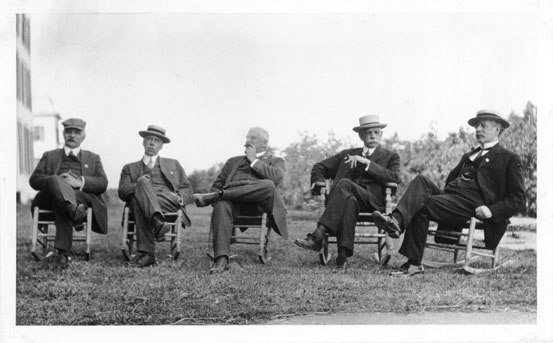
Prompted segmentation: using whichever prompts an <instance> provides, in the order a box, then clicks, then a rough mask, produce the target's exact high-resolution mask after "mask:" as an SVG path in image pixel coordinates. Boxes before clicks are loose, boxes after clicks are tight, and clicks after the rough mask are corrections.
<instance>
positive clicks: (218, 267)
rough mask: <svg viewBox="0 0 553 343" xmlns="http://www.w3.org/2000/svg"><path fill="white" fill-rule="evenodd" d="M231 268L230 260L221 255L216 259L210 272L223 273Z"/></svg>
mask: <svg viewBox="0 0 553 343" xmlns="http://www.w3.org/2000/svg"><path fill="white" fill-rule="evenodd" d="M228 269H229V265H228V260H227V258H226V257H225V256H219V257H217V259H216V260H215V264H214V265H213V267H211V269H210V270H209V274H221V273H222V272H224V271H225V270H228Z"/></svg>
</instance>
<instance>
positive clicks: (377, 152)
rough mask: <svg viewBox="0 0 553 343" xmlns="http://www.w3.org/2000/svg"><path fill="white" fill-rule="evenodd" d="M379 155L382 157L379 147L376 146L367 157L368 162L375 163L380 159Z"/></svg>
mask: <svg viewBox="0 0 553 343" xmlns="http://www.w3.org/2000/svg"><path fill="white" fill-rule="evenodd" d="M380 155H382V149H381V148H380V145H377V147H376V148H375V149H374V151H373V153H372V154H371V156H369V160H370V161H376V160H377V159H378V158H379V157H380Z"/></svg>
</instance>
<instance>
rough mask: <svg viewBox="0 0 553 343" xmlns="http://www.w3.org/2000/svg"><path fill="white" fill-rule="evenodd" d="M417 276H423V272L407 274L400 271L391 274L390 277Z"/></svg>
mask: <svg viewBox="0 0 553 343" xmlns="http://www.w3.org/2000/svg"><path fill="white" fill-rule="evenodd" d="M418 274H424V270H422V271H420V272H414V273H408V272H402V271H398V272H391V273H390V276H393V277H410V276H415V275H418Z"/></svg>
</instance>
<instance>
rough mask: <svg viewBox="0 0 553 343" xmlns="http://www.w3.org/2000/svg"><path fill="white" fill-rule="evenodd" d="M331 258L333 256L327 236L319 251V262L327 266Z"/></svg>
mask: <svg viewBox="0 0 553 343" xmlns="http://www.w3.org/2000/svg"><path fill="white" fill-rule="evenodd" d="M331 257H332V254H331V253H330V252H329V250H328V236H325V237H324V238H323V245H322V247H321V250H319V261H320V262H321V264H322V265H323V266H326V265H327V264H328V261H330V258H331Z"/></svg>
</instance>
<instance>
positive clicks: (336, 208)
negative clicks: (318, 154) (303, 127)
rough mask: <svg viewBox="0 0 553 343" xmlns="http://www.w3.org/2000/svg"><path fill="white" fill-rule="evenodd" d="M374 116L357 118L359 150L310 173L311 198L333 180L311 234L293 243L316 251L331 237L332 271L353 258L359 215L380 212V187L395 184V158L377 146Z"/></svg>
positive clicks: (382, 200)
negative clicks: (335, 246)
mask: <svg viewBox="0 0 553 343" xmlns="http://www.w3.org/2000/svg"><path fill="white" fill-rule="evenodd" d="M386 125H387V124H384V123H381V122H380V119H379V117H378V116H377V115H367V116H363V117H361V118H359V126H356V127H354V128H353V131H355V132H357V133H358V135H359V138H360V139H361V141H363V147H361V148H355V149H347V150H344V151H342V152H340V153H339V154H337V155H334V156H332V157H330V158H327V159H325V160H323V161H321V162H319V163H316V164H315V165H314V166H313V168H312V170H311V185H312V187H311V188H312V193H313V194H314V195H317V194H320V191H321V188H322V187H325V185H326V183H325V180H326V179H333V187H332V189H331V191H330V194H329V195H328V199H327V203H326V208H325V211H324V213H323V215H322V216H321V218H320V219H319V221H318V223H317V228H316V229H315V231H314V232H313V233H310V234H308V235H307V238H305V239H297V240H296V241H295V242H294V243H295V244H296V245H298V246H300V247H302V248H305V249H309V250H314V251H319V250H320V249H321V246H322V241H323V238H324V236H325V234H326V233H330V234H332V235H335V236H336V238H337V244H338V257H337V258H336V271H338V272H344V271H345V270H346V261H347V258H348V257H350V256H352V255H353V245H354V238H355V222H356V219H357V215H358V214H359V212H361V211H363V212H368V211H373V210H376V209H378V210H383V209H384V207H385V204H386V200H385V193H384V187H383V185H384V184H385V183H388V182H395V183H399V182H400V178H399V155H398V154H397V153H395V152H393V151H390V150H387V149H385V148H383V147H382V146H381V145H380V140H381V139H382V129H383V128H385V127H386Z"/></svg>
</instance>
